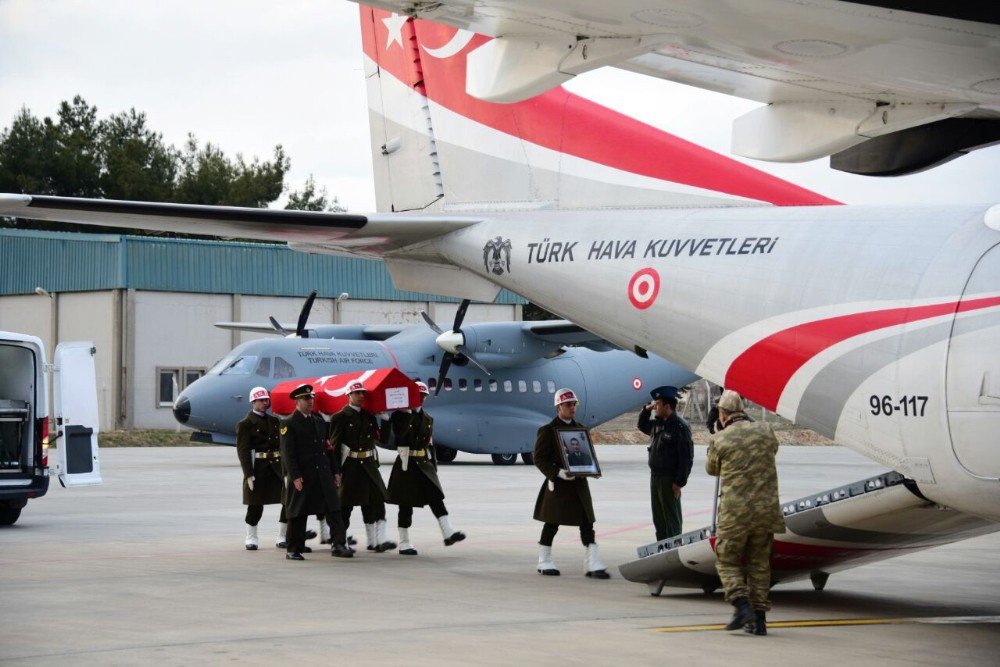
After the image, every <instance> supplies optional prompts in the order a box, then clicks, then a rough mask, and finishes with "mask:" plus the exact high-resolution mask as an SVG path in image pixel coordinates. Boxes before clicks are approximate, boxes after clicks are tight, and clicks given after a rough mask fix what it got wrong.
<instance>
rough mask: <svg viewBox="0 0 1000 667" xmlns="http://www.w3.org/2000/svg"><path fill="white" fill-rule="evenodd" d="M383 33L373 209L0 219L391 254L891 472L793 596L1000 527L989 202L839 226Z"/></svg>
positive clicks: (640, 128) (443, 39) (450, 55)
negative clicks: (524, 307) (647, 359)
mask: <svg viewBox="0 0 1000 667" xmlns="http://www.w3.org/2000/svg"><path fill="white" fill-rule="evenodd" d="M397 20H398V17H394V16H392V15H391V14H388V13H381V12H375V11H369V10H363V11H362V31H363V35H364V39H363V43H364V48H365V56H366V59H365V73H366V77H367V79H368V84H369V107H370V116H371V120H372V152H373V157H374V161H375V170H376V195H377V200H378V202H379V208H380V210H383V211H388V212H384V213H376V214H368V215H352V214H340V215H338V214H327V213H303V212H284V211H257V210H245V209H224V208H223V209H220V208H216V207H199V206H185V205H175V204H148V203H138V202H111V201H103V200H81V199H71V198H57V197H39V196H31V195H4V196H0V214H5V215H14V216H20V217H30V218H41V219H54V220H66V221H71V222H81V223H87V224H95V225H113V226H124V225H131V226H137V227H142V228H146V229H183V230H185V231H194V230H197V231H198V232H199V233H202V234H211V235H218V236H226V237H249V238H259V239H263V240H272V241H274V240H279V241H281V240H283V241H285V242H287V243H288V244H289V246H290V247H292V248H293V249H297V250H302V251H308V252H326V253H331V254H351V255H360V256H366V257H375V258H381V259H383V260H384V261H385V262H386V265H387V267H388V269H389V271H390V274H391V275H392V278H393V281H394V283H395V284H396V286H397V287H398V288H400V289H408V290H417V291H423V292H432V293H438V294H443V295H448V296H455V297H458V298H474V299H477V300H483V301H488V300H490V299H492V298H493V297H494V296H495V295H496V294H497V293H498V291H499V289H500V288H501V287H505V288H507V289H510V290H511V291H513V292H516V293H519V294H521V295H523V296H525V297H526V298H528V299H529V300H531V301H532V302H534V303H536V304H538V305H540V306H541V307H543V308H546V309H547V310H549V311H551V312H554V313H556V314H558V315H560V316H562V317H566V318H567V319H569V320H571V321H573V322H575V323H576V324H578V325H580V326H582V327H584V328H585V329H586V330H588V331H592V332H594V333H595V334H598V335H600V336H603V337H604V338H605V339H606V340H608V341H611V342H612V343H614V344H615V345H617V346H619V347H621V348H623V349H627V350H633V351H635V352H636V353H638V354H640V355H641V354H646V353H650V352H652V353H656V354H660V355H662V356H664V357H666V358H668V359H670V360H671V361H673V362H675V363H678V364H679V365H681V366H683V367H685V368H689V369H691V370H693V371H694V372H696V373H697V374H698V375H700V376H702V377H705V378H707V379H709V380H710V381H712V382H714V383H716V384H720V385H724V386H726V387H728V388H731V389H734V390H736V391H738V392H740V393H741V394H742V395H744V396H745V397H746V398H748V399H749V400H751V401H753V402H755V403H757V404H760V405H762V406H764V407H765V408H767V409H769V410H772V411H775V412H777V413H778V414H780V415H782V416H783V417H785V418H788V419H790V420H792V421H795V422H797V423H799V424H801V425H803V426H806V427H809V428H812V429H814V430H816V431H818V432H819V433H821V434H822V435H825V436H827V437H830V438H832V439H834V440H836V441H838V442H840V443H841V444H844V445H846V446H848V447H850V448H852V449H854V450H855V451H858V452H860V453H862V454H864V455H866V456H868V457H870V458H872V459H873V460H875V461H877V462H879V463H881V464H882V465H884V466H886V468H890V469H892V470H895V471H897V472H898V473H900V474H901V475H902V476H903V477H904V480H905V483H902V484H895V485H893V486H892V488H891V489H888V488H886V489H883V488H876V489H875V490H874V491H873V493H871V494H866V495H863V496H860V499H855V497H854V495H851V494H848V497H847V498H846V499H845V498H837V502H835V503H834V502H831V503H822V504H818V503H817V504H816V505H815V507H813V508H811V509H812V510H814V511H813V512H812V513H811V514H805V515H802V516H804V517H806V518H809V517H812V519H813V520H812V524H811V527H810V529H809V531H808V534H807V535H805V536H803V537H804V540H802V543H805V544H807V545H808V546H809V547H810V548H813V549H815V550H816V551H818V552H822V556H823V558H822V559H819V558H815V559H812V560H809V559H801V558H800V559H799V561H798V562H799V564H800V565H799V572H798V574H799V575H805V576H810V577H812V576H813V574H816V575H817V577H818V578H819V579H822V574H824V573H828V572H829V571H833V570H834V569H835V568H837V567H841V566H846V565H850V564H857V563H862V562H868V561H870V560H873V559H876V558H888V557H891V556H894V555H897V554H898V553H900V551H901V550H906V549H908V548H920V547H921V545H923V546H929V545H933V544H943V543H947V542H948V541H954V540H957V539H962V538H964V537H967V536H969V535H970V534H971V533H972V532H975V531H986V532H989V531H995V530H997V529H998V528H1000V523H998V521H1000V484H998V482H1000V456H998V453H997V451H996V449H995V448H994V447H993V446H992V445H993V443H994V441H995V436H994V434H995V433H996V432H997V429H998V427H1000V407H998V406H1000V388H998V385H997V382H998V378H1000V355H998V354H997V353H996V350H997V349H1000V346H998V343H1000V293H998V292H997V287H996V286H997V285H998V284H1000V282H998V278H1000V276H998V273H1000V249H998V248H1000V207H996V206H991V205H990V204H969V205H963V206H947V207H945V206H941V207H899V206H896V207H871V206H865V207H856V206H843V205H830V204H835V203H836V202H832V201H830V200H828V199H825V198H823V197H822V196H820V195H817V194H815V193H810V192H808V191H805V190H802V189H800V188H799V189H796V188H794V186H792V185H791V184H787V183H785V182H783V181H779V180H778V179H773V178H772V177H767V176H762V175H761V174H760V172H757V171H756V170H753V169H752V168H750V167H747V166H746V165H737V164H732V161H727V160H726V158H723V157H721V156H718V155H715V154H712V153H710V152H708V151H704V150H703V149H700V148H699V147H697V146H695V145H693V144H689V143H687V142H682V141H680V140H678V139H676V138H675V137H670V136H669V135H666V134H665V133H662V132H660V131H658V130H655V129H653V128H650V127H648V126H645V125H643V124H641V123H638V122H636V121H634V120H632V119H629V118H627V117H624V116H621V115H620V114H615V113H613V112H610V111H608V110H607V109H603V108H601V107H598V106H597V105H593V104H591V103H589V102H587V101H586V100H581V99H580V98H577V97H575V96H573V95H571V94H569V93H567V92H566V91H564V90H562V89H559V88H557V89H553V90H550V91H548V92H546V93H542V94H541V95H539V96H537V97H535V98H531V99H530V100H527V101H524V102H515V103H511V104H503V105H500V104H494V103H489V102H485V101H482V100H478V99H476V98H473V97H471V96H469V95H467V94H466V93H465V91H464V82H465V81H466V59H465V57H466V56H468V55H469V54H470V53H471V52H472V51H473V50H475V49H477V48H479V47H481V46H482V45H483V44H485V43H486V42H487V41H488V38H486V37H483V36H473V37H472V38H470V39H469V40H468V41H465V40H464V38H463V39H461V40H459V41H458V42H456V41H455V39H456V37H455V36H456V34H457V33H456V32H455V31H454V30H452V29H448V28H444V27H441V26H436V25H435V24H431V23H427V22H424V21H419V20H418V21H405V22H403V23H401V24H399V25H397ZM446 46H447V48H446ZM824 204H826V205H824ZM886 486H887V487H888V483H886ZM905 494H909V496H906V495H905ZM901 495H902V496H903V497H905V498H906V499H907V502H908V503H909V505H906V504H905V503H903V502H902V501H901V498H900V496H901ZM845 508H846V509H845ZM904 510H905V512H906V516H905V521H903V522H900V524H899V526H898V527H899V530H898V532H895V531H887V530H872V531H868V527H870V526H873V525H877V526H882V527H884V526H890V527H896V526H897V524H896V523H894V521H893V520H894V519H895V518H896V517H897V515H899V514H900V513H901V512H903V511H904ZM910 510H912V511H910ZM900 516H901V515H900ZM800 518H801V517H800ZM945 519H947V520H945ZM978 522H982V525H979V524H978ZM970 526H973V527H974V530H973V529H972V528H970ZM866 531H868V532H872V533H885V535H881V534H880V535H867V533H866ZM792 532H793V534H797V533H795V531H794V529H793V531H792ZM845 536H847V537H850V539H849V540H847V541H845V540H844V539H843V538H844V537H845ZM866 537H870V538H871V540H870V541H869V542H865V541H864V540H865V538H866ZM686 539H687V541H686V542H684V543H682V544H660V545H656V549H655V551H656V553H655V554H650V553H649V549H645V551H646V553H647V555H646V558H647V559H648V558H650V557H651V556H652V557H654V558H655V560H656V562H653V561H649V560H646V562H644V563H641V565H642V567H639V566H638V565H635V566H634V567H633V564H625V565H623V566H622V567H623V568H625V569H623V574H626V572H628V574H626V576H627V577H632V578H635V580H637V581H643V582H645V583H647V584H651V588H652V587H653V586H655V585H657V582H658V581H662V582H666V583H667V584H669V585H674V584H673V583H671V582H673V581H675V580H678V577H679V576H680V575H679V574H678V570H677V568H684V567H686V566H685V565H683V564H682V562H681V560H682V558H683V557H686V556H687V555H688V554H689V553H690V552H691V550H698V554H697V558H698V559H699V560H698V562H699V563H700V564H701V565H703V566H705V567H708V566H710V564H711V556H709V555H706V553H705V552H706V551H707V553H708V554H711V553H713V552H712V550H711V548H710V545H711V539H712V536H711V530H707V531H701V532H700V533H698V534H696V535H694V536H691V535H689V536H687V538H686ZM795 539H797V538H795ZM858 540H861V545H862V546H864V547H865V548H864V549H862V548H861V547H860V546H859V544H858V542H857V541H858ZM879 540H882V541H881V542H880V541H879ZM779 542H780V540H779ZM790 543H795V542H794V541H793V539H792V538H790ZM873 544H874V545H875V546H876V547H879V546H880V545H884V544H891V545H893V547H894V548H892V549H887V548H872V545H873ZM706 546H707V547H709V548H708V549H706ZM801 552H802V550H801V549H800V550H799V555H801ZM661 556H662V557H661ZM862 556H863V557H862ZM643 560H644V559H642V558H640V561H643ZM793 560H794V559H793ZM639 570H641V572H640V571H639Z"/></svg>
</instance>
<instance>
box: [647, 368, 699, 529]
mask: <svg viewBox="0 0 1000 667" xmlns="http://www.w3.org/2000/svg"><path fill="white" fill-rule="evenodd" d="M650 396H652V397H653V400H652V402H651V403H649V404H648V405H645V406H643V408H642V410H640V411H639V424H638V428H639V430H640V431H642V432H643V433H645V434H646V435H648V436H650V438H649V447H648V448H647V449H648V451H649V472H650V477H649V495H650V499H651V505H652V509H653V526H654V527H655V528H656V541H657V542H659V541H660V540H665V539H667V538H668V537H673V536H674V535H680V534H681V526H682V518H681V489H683V488H684V485H685V484H687V480H688V475H690V474H691V464H692V463H693V461H694V440H693V439H692V438H691V427H690V426H688V424H687V422H686V421H684V420H683V419H681V417H680V415H678V414H677V411H676V410H677V387H657V388H656V389H654V390H653V391H651V392H650ZM654 412H655V417H653V418H651V415H652V414H653V413H654Z"/></svg>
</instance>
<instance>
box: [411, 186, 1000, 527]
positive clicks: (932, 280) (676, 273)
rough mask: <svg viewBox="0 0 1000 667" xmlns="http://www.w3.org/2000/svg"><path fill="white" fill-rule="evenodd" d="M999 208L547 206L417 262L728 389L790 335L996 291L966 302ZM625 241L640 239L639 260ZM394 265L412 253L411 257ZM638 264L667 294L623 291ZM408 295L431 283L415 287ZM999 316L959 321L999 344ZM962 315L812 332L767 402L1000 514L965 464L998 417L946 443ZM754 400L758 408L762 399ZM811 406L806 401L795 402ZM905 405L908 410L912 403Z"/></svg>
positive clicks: (958, 503)
mask: <svg viewBox="0 0 1000 667" xmlns="http://www.w3.org/2000/svg"><path fill="white" fill-rule="evenodd" d="M987 208H988V207H987V206H967V207H956V208H944V207H940V208H932V209H927V208H924V209H918V208H908V209H898V208H896V209H893V208H885V207H865V208H853V207H812V208H777V209H767V210H764V209H732V210H714V211H706V210H663V211H656V212H649V211H615V212H613V213H608V212H605V213H601V212H565V213H560V212H535V213H531V214H520V215H505V216H500V215H497V216H493V217H491V219H489V220H487V221H485V222H483V223H480V224H478V225H474V226H472V227H469V228H466V229H463V230H461V231H458V232H455V233H453V234H450V235H447V236H445V237H441V238H440V239H438V240H437V241H434V242H432V243H431V244H430V245H431V247H430V248H428V247H427V246H426V245H424V246H422V248H421V250H420V252H421V253H423V255H424V256H425V257H426V256H427V253H428V252H436V253H437V254H438V256H439V257H440V258H442V259H443V260H444V261H446V262H449V263H453V264H456V265H458V266H461V267H462V268H463V269H466V270H468V271H470V272H474V273H477V274H479V275H480V276H482V277H485V278H488V279H490V280H492V281H494V282H495V283H497V284H499V285H501V286H503V287H506V288H508V289H510V290H512V291H514V292H517V293H519V294H522V295H524V296H525V297H526V298H528V299H530V300H531V301H532V302H534V303H537V304H539V305H541V306H542V307H545V308H547V309H549V310H552V311H554V312H557V313H559V314H560V315H562V316H564V317H567V318H568V319H571V320H573V321H575V322H577V323H578V324H580V325H581V326H583V327H585V328H587V329H588V330H591V331H594V332H595V333H598V334H599V335H601V336H604V337H606V338H607V339H609V340H611V341H613V342H615V343H617V344H619V345H621V346H623V347H624V348H625V349H632V348H633V347H635V346H639V347H641V348H644V349H647V350H649V351H651V352H656V353H657V354H661V355H663V356H665V357H667V358H669V359H671V360H672V361H674V362H676V363H678V364H680V365H682V366H685V367H688V368H692V369H697V371H698V372H699V374H702V375H703V376H705V377H707V378H708V379H709V380H711V381H713V382H717V383H719V384H725V383H726V381H727V374H728V373H729V372H730V365H731V364H732V362H733V360H734V359H737V358H738V357H739V356H740V354H741V353H743V352H745V351H746V350H747V349H748V348H749V347H750V346H752V345H753V344H754V343H756V342H758V341H760V340H762V339H763V338H766V337H767V336H769V335H772V334H774V333H775V332H778V331H782V330H786V329H788V328H790V327H795V326H797V325H801V324H804V323H809V322H817V321H821V320H826V319H829V318H830V317H837V316H847V315H852V314H858V313H866V312H872V311H885V310H891V309H899V308H910V309H912V308H914V307H921V306H929V305H935V304H955V303H957V302H958V301H959V300H960V299H963V298H965V299H966V300H968V299H971V298H974V297H977V296H978V297H986V298H994V299H995V298H997V297H1000V289H998V290H995V291H992V292H977V294H966V295H964V296H963V292H964V290H965V288H966V284H967V282H968V280H969V276H970V275H971V274H972V272H973V269H974V267H976V265H977V262H979V260H980V258H981V257H983V256H984V255H985V254H986V253H987V252H988V251H989V249H990V248H991V247H993V246H996V245H997V244H1000V233H997V232H996V231H995V230H992V229H990V228H989V227H987V226H986V225H985V224H983V216H984V214H985V212H986V210H987ZM497 236H500V237H502V238H503V239H509V240H510V241H511V246H512V250H511V261H510V271H509V272H503V273H502V274H500V275H497V274H494V273H490V272H489V271H488V270H487V269H486V267H485V266H484V264H483V259H482V256H483V246H484V244H486V243H487V241H489V240H490V239H495V238H496V237H497ZM661 238H662V239H676V240H690V243H689V244H687V245H685V246H684V250H683V251H682V252H680V253H679V254H673V253H670V255H669V256H667V257H659V256H655V255H657V253H656V252H655V251H654V252H653V255H654V256H648V253H647V248H648V247H650V245H651V243H652V242H654V241H656V240H657V239H661ZM720 238H737V239H744V238H752V239H761V238H765V239H770V240H769V241H768V244H767V247H766V248H765V249H762V250H761V251H760V252H753V253H748V254H744V255H739V254H736V255H733V254H730V255H728V256H727V255H726V254H725V253H724V252H721V253H720V252H719V250H718V242H715V243H712V244H709V243H707V241H705V242H703V240H707V239H720ZM774 239H777V241H774ZM630 241H634V242H635V246H634V250H632V251H630V250H629V242H630ZM557 242H558V243H561V244H563V246H562V247H563V249H564V248H565V247H566V246H568V245H571V244H574V243H575V244H576V245H575V246H573V251H572V253H571V254H572V256H570V255H569V254H567V253H565V252H564V251H560V252H555V251H554V250H553V244H554V243H557ZM608 242H612V243H613V249H612V251H611V252H610V253H607V252H606V251H604V252H603V253H602V252H601V251H596V252H595V251H593V248H595V247H600V248H602V249H606V247H607V246H606V245H605V244H607V243H608ZM615 242H617V243H615ZM755 242H756V241H755ZM532 244H534V245H532ZM653 247H654V248H659V247H660V246H658V245H653ZM675 247H676V245H675ZM692 247H694V248H696V250H695V251H694V252H692V251H691V248H692ZM725 247H728V248H729V249H732V248H733V247H739V246H733V245H732V244H730V245H729V246H725ZM751 247H753V246H751ZM706 248H707V250H706ZM541 249H544V250H545V252H543V251H542V250H541ZM764 250H766V252H765V251H764ZM602 254H603V256H601V255H602ZM616 254H617V255H618V256H617V257H616V256H615V255H616ZM644 254H646V255H647V256H646V257H643V255H644ZM398 255H399V256H403V257H405V256H406V250H405V249H404V250H402V251H400V252H399V253H398ZM539 259H544V261H538V260H539ZM644 269H646V270H648V269H653V270H655V271H656V272H657V273H658V275H659V281H660V284H659V291H658V294H657V296H656V298H655V299H654V301H653V302H652V304H650V305H649V307H646V308H638V307H636V306H634V305H633V303H632V302H631V301H630V299H629V293H628V286H629V281H630V279H631V278H632V277H633V276H635V275H636V274H637V273H638V272H639V271H641V270H644ZM987 270H988V271H995V268H988V269H987ZM981 271H982V269H977V273H976V275H977V278H978V283H977V284H978V285H979V286H980V287H981V286H982V285H984V284H985V285H995V286H997V287H998V288H1000V276H994V275H980V273H981ZM398 287H400V288H404V289H414V290H419V289H421V286H420V284H419V279H417V280H415V281H414V282H413V283H412V284H407V285H398ZM997 310H998V309H997V307H996V306H991V307H984V308H981V309H978V310H974V311H970V312H967V313H963V314H960V315H959V321H961V322H963V323H964V324H963V326H966V327H968V326H969V325H970V324H976V323H978V324H977V325H976V326H979V327H980V328H979V329H976V328H975V327H973V330H972V331H971V332H969V333H967V334H964V335H963V338H964V337H965V336H969V337H971V339H976V338H977V337H982V336H986V337H988V336H990V335H994V336H995V335H996V334H995V330H996V329H995V325H996V324H997V323H996V322H995V321H994V320H995V319H997V318H998V314H997ZM954 319H955V318H954V317H953V316H950V315H939V314H938V315H928V316H924V314H921V313H919V312H918V313H917V314H914V315H913V316H912V317H909V316H908V318H906V319H903V320H902V321H896V322H891V323H889V324H887V325H884V326H878V327H875V328H873V329H871V330H870V331H859V332H855V333H853V334H850V333H849V334H845V335H844V336H843V339H842V340H840V341H839V342H837V341H834V343H835V344H833V345H830V346H824V345H819V346H818V347H816V346H815V344H813V343H811V341H810V340H808V337H809V336H810V335H811V334H809V333H808V331H806V332H804V333H803V334H802V339H798V338H793V339H792V340H793V341H794V342H793V343H792V345H793V347H796V349H798V347H802V349H803V350H805V351H806V352H808V354H806V358H805V363H803V364H801V365H800V366H798V367H797V368H796V371H795V372H794V373H791V374H789V375H788V376H787V377H778V379H779V380H780V381H781V383H782V384H780V385H776V387H777V388H778V389H783V390H784V391H782V392H781V393H780V399H781V400H780V401H778V402H777V405H776V406H769V407H776V408H777V411H778V412H779V413H780V414H782V416H784V417H787V418H789V419H793V420H794V419H797V418H798V420H799V422H800V423H802V424H803V425H805V426H809V427H812V428H816V429H817V430H819V431H820V432H821V433H823V434H824V435H826V436H828V437H832V438H835V439H837V440H838V441H839V442H842V443H843V444H845V445H847V446H849V447H851V448H852V449H855V450H856V451H859V452H861V453H863V454H866V455H868V456H870V457H872V458H874V459H876V460H878V461H880V462H882V463H884V464H885V465H888V466H891V467H894V468H897V469H899V470H900V471H901V472H903V473H904V474H907V475H911V476H912V477H914V478H915V479H917V480H918V481H920V488H921V490H922V492H923V493H925V495H927V497H928V498H930V499H932V500H934V501H936V502H938V503H940V504H942V505H946V506H950V507H953V508H955V509H959V510H961V511H965V512H969V513H973V514H978V515H981V516H985V517H988V518H992V519H1000V482H998V480H997V479H996V478H995V477H991V476H989V475H982V474H977V473H975V472H973V471H970V470H969V469H967V468H966V467H963V465H962V461H964V460H966V459H968V460H973V459H975V458H976V457H978V458H979V459H983V458H985V460H986V461H987V462H992V461H994V460H996V459H997V458H1000V453H998V452H997V451H996V450H995V448H993V447H992V446H991V443H990V442H989V441H988V440H983V436H982V435H981V434H983V433H985V432H986V431H985V430H984V428H985V427H984V425H986V426H988V427H989V428H990V429H992V430H991V432H992V433H993V434H995V433H997V432H1000V413H998V412H988V411H984V412H982V413H980V414H977V415H976V420H977V422H976V423H977V426H976V428H975V429H973V430H972V431H971V433H972V435H971V436H968V437H967V438H966V440H965V441H964V442H958V441H956V442H955V443H952V440H953V438H954V437H955V436H954V434H953V433H952V432H951V431H950V430H949V413H948V402H947V398H948V397H947V391H948V390H947V388H946V384H945V375H946V369H947V364H948V349H949V345H950V344H951V343H952V338H951V335H950V327H951V326H955V325H954V323H953V322H952V320H954ZM991 332H994V333H991ZM811 344H812V345H813V346H814V347H813V348H811V347H810V345H811ZM966 349H968V346H966ZM804 354H805V352H804ZM969 354H970V353H969V352H968V351H967V352H966V355H967V356H968V355H969ZM997 354H998V351H997V350H996V349H995V348H989V347H984V348H982V349H978V350H976V351H974V352H973V353H971V355H972V357H973V361H975V362H977V363H978V365H977V363H968V362H967V363H965V364H964V367H965V368H966V370H963V371H961V372H960V374H959V375H957V376H956V375H955V374H954V373H953V375H952V377H951V384H952V385H954V386H963V387H964V386H966V385H974V387H973V388H972V389H970V391H972V390H978V387H979V383H981V381H982V368H989V367H991V365H995V363H996V362H995V357H996V355H997ZM809 359H813V361H809ZM758 363H759V365H760V370H761V372H762V373H764V374H765V375H767V373H768V372H770V369H768V364H769V363H770V357H769V356H768V355H767V354H764V355H762V356H761V357H760V359H759V361H758ZM953 370H954V369H953ZM955 372H958V371H955ZM730 379H731V378H730ZM737 388H738V387H737ZM873 396H879V397H885V396H888V397H890V399H891V402H892V403H893V404H894V405H895V406H896V407H897V408H898V407H899V406H900V405H904V403H902V401H903V400H904V399H905V398H908V397H913V396H919V397H926V401H925V400H924V399H923V398H920V399H919V402H920V412H921V413H922V414H920V415H904V414H900V410H901V409H902V408H900V409H899V410H895V411H894V413H893V414H891V415H883V414H879V415H875V414H872V413H871V406H870V401H871V400H873V399H872V397H873ZM748 397H749V398H750V399H752V400H753V399H756V400H757V401H758V402H762V401H761V400H760V398H759V397H758V396H755V395H754V392H749V396H748ZM806 401H809V404H810V409H809V410H808V411H806V410H802V409H799V407H800V406H801V405H803V404H804V402H806ZM763 402H766V401H763ZM817 406H818V407H817ZM904 407H905V408H906V409H907V410H908V411H909V410H910V409H911V406H910V404H905V405H904ZM866 411H867V414H866ZM993 438H994V439H995V435H994V436H993ZM953 445H954V449H953ZM962 450H964V451H965V452H967V453H968V454H969V455H968V456H965V457H961V460H960V457H957V456H956V451H962ZM973 454H974V456H973Z"/></svg>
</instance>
